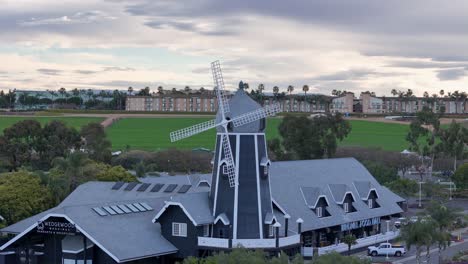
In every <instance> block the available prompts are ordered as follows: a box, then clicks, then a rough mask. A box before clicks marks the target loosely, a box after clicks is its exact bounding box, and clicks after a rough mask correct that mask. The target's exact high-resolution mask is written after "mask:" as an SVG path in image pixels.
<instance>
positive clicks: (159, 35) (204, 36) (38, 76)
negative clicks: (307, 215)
mask: <svg viewBox="0 0 468 264" xmlns="http://www.w3.org/2000/svg"><path fill="white" fill-rule="evenodd" d="M214 60H220V61H221V63H222V66H223V73H224V76H225V79H226V82H227V84H228V87H229V88H232V89H233V88H234V87H235V85H236V83H237V82H238V81H239V80H244V81H247V82H248V83H249V84H250V86H251V87H256V86H257V85H258V84H259V83H264V84H265V85H266V90H267V91H268V90H270V91H271V88H272V87H273V86H274V85H278V86H279V87H280V89H281V90H282V91H285V89H286V87H287V85H289V84H292V85H293V86H294V87H296V88H295V91H297V92H299V91H300V90H301V87H302V86H303V85H304V84H308V85H309V86H310V87H311V92H314V93H325V94H329V93H330V91H331V90H333V89H339V90H348V91H354V92H359V91H366V90H372V91H375V92H376V93H377V94H378V95H389V94H390V90H391V89H394V88H395V89H400V90H406V89H408V88H410V89H413V90H414V91H415V92H416V93H417V94H419V95H421V94H422V93H423V92H424V91H428V92H429V93H430V94H432V93H438V91H439V90H440V89H444V90H445V91H446V92H447V91H454V90H459V91H468V77H467V75H468V1H464V0H463V1H460V0H450V1H440V0H438V1H433V0H411V1H408V0H385V1H384V0H288V1H285V0H255V1H253V0H235V1H232V0H186V1H182V0H181V1H176V0H61V1H56V0H0V61H1V62H2V63H1V64H0V89H9V88H17V89H44V90H45V89H57V88H58V87H65V88H67V89H72V88H75V87H77V88H97V89H125V88H126V87H128V86H132V87H134V88H135V89H139V88H142V87H144V86H150V87H151V88H153V89H155V88H156V87H157V86H159V85H162V86H163V87H165V88H172V87H178V88H179V87H183V86H185V85H189V86H190V87H192V88H198V87H200V86H204V87H209V88H211V87H212V84H211V82H212V79H211V73H210V69H209V66H210V62H211V61H214Z"/></svg>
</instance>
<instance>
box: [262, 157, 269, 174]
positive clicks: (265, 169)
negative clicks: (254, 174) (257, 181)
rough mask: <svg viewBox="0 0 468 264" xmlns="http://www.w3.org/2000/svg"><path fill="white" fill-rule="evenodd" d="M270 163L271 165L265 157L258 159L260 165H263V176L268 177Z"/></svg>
mask: <svg viewBox="0 0 468 264" xmlns="http://www.w3.org/2000/svg"><path fill="white" fill-rule="evenodd" d="M270 165H271V162H270V160H269V159H268V158H267V157H263V158H262V159H261V160H260V166H261V167H263V173H262V174H261V176H262V177H263V178H267V177H268V173H269V172H270V169H269V168H270Z"/></svg>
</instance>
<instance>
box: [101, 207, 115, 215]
mask: <svg viewBox="0 0 468 264" xmlns="http://www.w3.org/2000/svg"><path fill="white" fill-rule="evenodd" d="M103 209H104V210H106V212H108V213H109V214H110V215H116V214H117V213H116V212H115V211H114V210H112V208H110V207H109V206H104V207H103Z"/></svg>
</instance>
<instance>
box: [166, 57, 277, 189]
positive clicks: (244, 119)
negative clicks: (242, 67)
mask: <svg viewBox="0 0 468 264" xmlns="http://www.w3.org/2000/svg"><path fill="white" fill-rule="evenodd" d="M211 70H212V73H213V81H214V85H215V92H216V97H217V99H218V116H219V117H220V118H219V120H217V119H213V120H210V121H207V122H203V123H200V124H197V125H194V126H191V127H187V128H183V129H180V130H177V131H174V132H171V133H170V138H171V142H175V141H178V140H181V139H184V138H187V137H191V136H193V135H196V134H199V133H202V132H204V131H207V130H209V129H212V128H221V130H222V131H223V132H224V133H222V134H221V146H222V152H223V154H224V159H223V162H224V164H225V169H224V170H225V172H226V174H227V176H228V179H229V185H230V187H235V186H236V185H237V184H238V176H237V172H236V169H235V167H236V165H235V162H234V158H233V152H232V148H231V142H230V139H229V132H230V131H229V130H230V129H229V128H230V127H232V126H233V127H240V126H243V125H246V124H249V123H251V122H255V121H257V120H260V119H264V118H266V117H268V116H273V115H275V114H276V113H278V112H279V111H280V107H279V105H278V104H273V105H269V106H265V107H263V108H259V109H256V110H254V111H251V112H247V113H243V114H240V115H237V116H231V115H230V106H229V101H228V98H227V97H228V96H227V94H226V91H225V90H224V79H223V75H222V71H221V66H220V63H219V61H214V62H212V63H211Z"/></svg>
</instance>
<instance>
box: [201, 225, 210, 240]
mask: <svg viewBox="0 0 468 264" xmlns="http://www.w3.org/2000/svg"><path fill="white" fill-rule="evenodd" d="M203 236H205V237H209V236H210V225H204V226H203Z"/></svg>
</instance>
